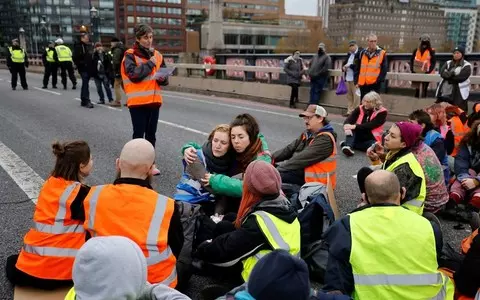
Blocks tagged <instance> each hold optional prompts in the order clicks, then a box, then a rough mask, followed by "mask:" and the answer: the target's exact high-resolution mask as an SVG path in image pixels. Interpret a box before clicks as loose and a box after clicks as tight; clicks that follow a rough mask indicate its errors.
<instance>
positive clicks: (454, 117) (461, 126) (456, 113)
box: [445, 104, 470, 162]
mask: <svg viewBox="0 0 480 300" xmlns="http://www.w3.org/2000/svg"><path fill="white" fill-rule="evenodd" d="M445 105H446V107H445V113H446V114H447V120H448V123H449V126H450V128H451V129H452V133H453V137H454V148H453V152H452V154H451V157H452V158H451V159H450V160H451V161H452V162H453V158H454V157H456V156H457V153H458V151H459V150H460V142H461V141H462V139H463V137H464V136H465V135H466V134H467V133H468V132H469V131H470V128H469V127H468V125H467V121H468V116H467V114H466V113H465V112H464V111H463V110H461V109H460V108H458V107H457V106H453V105H449V104H445Z"/></svg>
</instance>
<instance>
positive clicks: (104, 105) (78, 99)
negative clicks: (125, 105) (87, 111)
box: [73, 98, 122, 111]
mask: <svg viewBox="0 0 480 300" xmlns="http://www.w3.org/2000/svg"><path fill="white" fill-rule="evenodd" d="M73 100H77V101H82V99H80V98H74V99H73ZM94 105H95V106H103V107H105V108H108V109H111V110H116V111H122V109H121V108H118V107H113V106H110V105H106V104H98V103H95V104H94Z"/></svg>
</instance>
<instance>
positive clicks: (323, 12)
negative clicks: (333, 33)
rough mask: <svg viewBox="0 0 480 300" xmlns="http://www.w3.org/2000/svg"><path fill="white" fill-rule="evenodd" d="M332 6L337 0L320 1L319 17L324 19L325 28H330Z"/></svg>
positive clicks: (318, 7) (318, 5)
mask: <svg viewBox="0 0 480 300" xmlns="http://www.w3.org/2000/svg"><path fill="white" fill-rule="evenodd" d="M332 4H335V0H318V3H317V17H320V18H322V21H323V28H328V14H329V13H328V12H329V10H330V5H332Z"/></svg>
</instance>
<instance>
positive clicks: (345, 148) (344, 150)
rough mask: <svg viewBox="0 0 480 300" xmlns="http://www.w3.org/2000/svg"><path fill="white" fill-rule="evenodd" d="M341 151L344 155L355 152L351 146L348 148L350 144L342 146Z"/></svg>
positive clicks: (350, 154)
mask: <svg viewBox="0 0 480 300" xmlns="http://www.w3.org/2000/svg"><path fill="white" fill-rule="evenodd" d="M342 152H343V154H345V155H346V156H353V155H354V154H355V152H353V150H352V148H350V146H343V147H342Z"/></svg>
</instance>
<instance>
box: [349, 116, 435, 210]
mask: <svg viewBox="0 0 480 300" xmlns="http://www.w3.org/2000/svg"><path fill="white" fill-rule="evenodd" d="M421 133H422V127H421V126H419V125H417V124H412V123H409V122H397V123H395V124H393V125H392V127H391V128H390V130H389V131H388V134H387V135H386V136H385V148H386V149H388V152H387V153H385V150H386V149H385V148H384V147H383V146H382V145H380V144H379V143H377V144H375V146H374V148H372V147H371V148H370V149H368V150H367V156H368V157H369V158H370V160H371V161H372V163H373V164H374V165H381V169H383V170H388V171H391V172H393V173H395V174H396V175H397V176H398V179H399V180H400V184H401V185H402V186H403V187H405V188H406V190H407V194H406V196H405V197H404V198H403V200H402V206H404V207H406V208H408V209H410V210H412V211H414V212H416V213H418V214H419V215H422V213H423V209H424V204H425V203H424V202H425V198H426V195H427V182H426V178H425V173H424V172H423V168H422V166H421V164H420V162H419V161H418V160H417V158H416V157H415V155H414V154H413V153H412V151H413V150H412V149H413V148H415V147H417V146H418V145H419V139H420V135H421ZM382 162H383V163H382ZM370 173H372V169H371V168H369V167H364V168H362V169H360V170H359V171H358V174H357V181H358V185H359V188H360V192H362V193H365V178H366V177H367V176H368V175H370ZM442 180H443V179H442Z"/></svg>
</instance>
